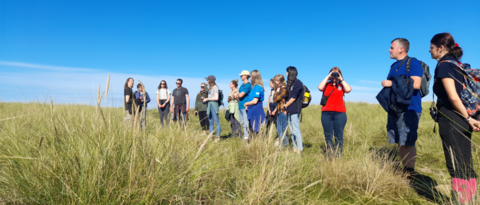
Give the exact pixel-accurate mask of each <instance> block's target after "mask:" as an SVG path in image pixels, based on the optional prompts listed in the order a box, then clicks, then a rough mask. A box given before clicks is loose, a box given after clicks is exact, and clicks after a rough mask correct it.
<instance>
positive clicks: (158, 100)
mask: <svg viewBox="0 0 480 205" xmlns="http://www.w3.org/2000/svg"><path fill="white" fill-rule="evenodd" d="M157 104H158V107H159V108H162V105H161V104H160V94H158V93H157Z"/></svg>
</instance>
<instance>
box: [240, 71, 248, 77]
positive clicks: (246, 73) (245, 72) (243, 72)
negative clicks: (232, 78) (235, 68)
mask: <svg viewBox="0 0 480 205" xmlns="http://www.w3.org/2000/svg"><path fill="white" fill-rule="evenodd" d="M242 75H248V76H250V72H248V70H244V71H242V72H241V73H240V74H239V76H242Z"/></svg>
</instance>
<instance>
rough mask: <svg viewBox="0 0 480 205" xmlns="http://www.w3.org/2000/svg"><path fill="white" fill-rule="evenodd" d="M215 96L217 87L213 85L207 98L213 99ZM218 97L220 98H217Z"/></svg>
mask: <svg viewBox="0 0 480 205" xmlns="http://www.w3.org/2000/svg"><path fill="white" fill-rule="evenodd" d="M215 94H218V86H217V85H215V86H213V88H212V89H211V90H209V91H208V98H215ZM218 97H220V96H218Z"/></svg>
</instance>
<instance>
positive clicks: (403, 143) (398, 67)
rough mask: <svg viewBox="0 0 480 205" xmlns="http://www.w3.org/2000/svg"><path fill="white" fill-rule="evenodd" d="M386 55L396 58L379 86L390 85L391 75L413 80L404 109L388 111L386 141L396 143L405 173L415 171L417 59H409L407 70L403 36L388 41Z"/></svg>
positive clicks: (420, 72)
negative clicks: (389, 43)
mask: <svg viewBox="0 0 480 205" xmlns="http://www.w3.org/2000/svg"><path fill="white" fill-rule="evenodd" d="M391 43H392V44H391V46H390V50H389V52H390V58H391V59H395V60H397V62H395V63H394V64H393V66H392V67H391V68H390V73H389V74H388V77H387V80H384V81H382V86H383V87H391V86H392V81H391V79H392V78H393V77H394V76H401V75H406V76H407V77H409V78H411V79H412V80H413V89H414V91H413V96H412V97H411V99H410V105H409V106H408V108H406V109H404V112H401V113H400V115H397V114H395V113H391V112H390V113H388V121H387V132H388V141H389V143H397V144H398V146H399V154H400V158H401V159H402V164H403V170H404V172H406V173H408V174H413V173H414V172H415V157H416V155H417V150H416V147H415V142H416V141H417V130H418V123H419V122H420V116H421V115H422V96H421V95H420V90H419V89H420V86H421V83H422V75H423V69H422V65H421V63H420V62H419V61H418V60H417V59H415V58H412V59H411V63H410V70H409V71H407V67H406V65H407V63H406V61H407V60H408V58H409V57H408V49H409V48H410V43H409V42H408V40H407V39H405V38H396V39H394V40H393V41H392V42H391Z"/></svg>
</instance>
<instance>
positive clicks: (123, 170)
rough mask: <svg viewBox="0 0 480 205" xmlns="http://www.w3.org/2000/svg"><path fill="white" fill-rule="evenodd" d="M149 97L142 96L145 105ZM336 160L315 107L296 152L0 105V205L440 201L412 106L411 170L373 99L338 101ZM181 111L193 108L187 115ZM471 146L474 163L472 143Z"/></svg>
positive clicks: (151, 121) (437, 170) (195, 126)
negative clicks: (402, 166) (341, 119)
mask: <svg viewBox="0 0 480 205" xmlns="http://www.w3.org/2000/svg"><path fill="white" fill-rule="evenodd" d="M151 106H154V103H151ZM346 106H347V115H348V122H347V125H346V128H345V135H344V139H345V147H344V154H343V156H342V158H339V159H335V160H332V161H330V160H328V159H326V158H325V155H324V152H323V148H324V145H325V141H324V136H323V129H322V126H321V122H320V117H321V110H320V109H321V107H319V106H310V107H309V108H307V109H305V110H304V117H303V122H302V123H301V130H302V135H303V138H304V146H305V151H304V155H303V156H302V157H299V156H297V155H296V154H295V153H294V152H292V151H291V150H290V149H279V148H276V147H275V146H274V135H275V131H273V133H266V134H263V135H261V136H259V137H258V138H256V139H255V140H253V141H252V142H251V143H250V144H249V145H247V144H245V143H242V142H241V141H240V140H238V139H235V138H230V137H229V136H230V134H231V129H230V125H229V123H228V122H227V121H226V120H225V119H224V112H223V111H222V112H221V114H220V115H221V117H220V119H221V125H222V134H221V135H222V137H223V139H222V140H221V141H220V142H217V143H215V142H214V141H213V140H210V139H209V138H208V136H206V135H202V131H201V130H200V126H199V123H198V118H197V117H195V116H194V117H191V118H190V120H189V121H188V126H187V128H186V129H183V128H179V127H178V126H176V124H173V125H172V124H170V126H168V127H165V128H162V127H160V122H159V119H158V113H157V111H156V110H149V111H148V112H147V129H146V130H142V129H140V128H139V127H138V123H137V122H136V123H135V124H134V125H132V126H126V125H125V124H124V122H123V117H122V116H123V111H122V109H119V108H102V110H101V111H100V110H99V109H98V108H97V107H92V106H83V105H50V104H39V103H30V104H22V103H0V110H1V112H0V141H1V143H0V203H8V204H10V203H17V204H37V203H38V204H170V203H172V204H199V203H207V204H438V203H440V204H445V203H447V204H448V203H449V202H448V200H449V191H450V177H449V175H448V173H447V169H446V166H445V159H444V155H443V151H442V146H441V141H440V138H439V136H438V132H437V134H435V133H433V132H432V129H433V125H434V124H433V121H432V120H431V119H430V116H429V115H428V112H427V109H426V108H427V107H428V106H429V104H428V103H425V104H424V113H423V115H422V118H421V121H420V129H419V140H418V142H417V149H418V150H417V151H418V159H417V168H416V170H417V171H418V172H419V173H420V174H421V175H420V176H418V178H417V179H415V180H409V179H407V178H406V177H405V176H402V175H401V174H400V172H399V171H398V162H399V159H398V157H397V158H395V150H396V149H395V146H394V145H389V144H388V143H387V138H386V135H387V134H386V129H385V125H386V119H387V116H386V113H385V112H384V111H383V109H382V108H381V107H380V106H379V105H374V104H367V103H347V104H346ZM190 114H191V115H190V116H193V112H191V113H190ZM474 143H475V145H473V154H474V161H475V167H476V168H477V169H479V168H480V167H479V164H478V163H479V161H480V153H479V149H478V148H479V146H478V145H479V144H480V140H479V139H478V137H477V135H475V136H474Z"/></svg>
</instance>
